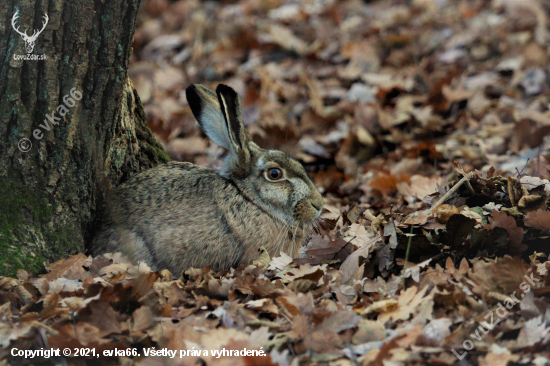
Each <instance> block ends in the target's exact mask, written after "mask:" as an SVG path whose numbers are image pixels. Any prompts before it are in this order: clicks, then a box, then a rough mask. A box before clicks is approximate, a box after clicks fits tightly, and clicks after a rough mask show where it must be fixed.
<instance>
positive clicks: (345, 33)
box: [0, 0, 550, 366]
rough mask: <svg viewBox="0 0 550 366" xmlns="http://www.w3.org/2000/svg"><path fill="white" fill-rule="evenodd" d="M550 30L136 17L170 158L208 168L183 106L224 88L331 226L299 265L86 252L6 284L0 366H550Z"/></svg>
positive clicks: (155, 0)
mask: <svg viewBox="0 0 550 366" xmlns="http://www.w3.org/2000/svg"><path fill="white" fill-rule="evenodd" d="M549 14H550V5H549V3H548V2H546V1H538V0H530V1H522V0H493V1H482V0H478V1H475V0H472V1H465V0H464V1H451V0H413V1H398V0H390V1H358V0H340V1H336V0H334V1H330V0H325V1H323V0H309V1H300V2H291V1H289V2H285V1H283V0H240V1H232V2H227V3H226V2H199V1H196V0H195V1H191V0H190V1H178V2H169V1H166V0H149V1H146V2H144V4H143V9H142V12H141V14H140V17H139V19H138V25H137V30H136V35H135V39H134V55H133V56H132V59H131V64H130V71H129V72H130V77H131V79H132V81H133V84H134V86H135V88H136V89H137V91H138V94H139V96H140V98H141V101H142V103H143V105H144V107H145V110H146V112H147V115H148V124H149V126H150V128H151V129H152V130H153V132H154V133H155V136H156V137H157V139H158V140H159V141H160V142H161V143H162V144H163V145H164V146H165V148H166V150H167V152H168V154H169V155H170V156H171V158H172V159H174V160H181V161H191V162H194V163H197V164H201V165H207V166H211V167H216V166H218V165H219V164H220V161H221V157H222V156H223V154H224V151H223V149H222V148H220V147H218V146H216V145H215V144H213V143H211V142H210V141H209V140H208V139H207V138H206V136H205V135H204V134H203V133H202V131H201V130H200V128H199V126H198V124H197V123H196V122H195V119H194V118H193V115H192V113H191V111H190V108H189V106H188V104H187V101H186V99H185V88H186V87H187V85H189V84H190V83H201V84H205V85H207V86H209V87H212V88H215V86H216V85H217V84H218V83H224V84H227V85H230V86H232V87H233V88H234V89H235V90H236V91H237V92H238V93H239V94H240V95H241V100H242V106H243V116H244V120H245V124H246V125H247V126H248V129H249V131H250V134H251V137H252V139H253V140H254V141H255V142H257V143H258V144H259V145H260V146H261V147H263V148H276V149H280V150H283V151H285V152H287V153H289V154H291V155H293V156H294V157H296V158H297V159H299V160H300V161H301V162H302V163H303V164H304V166H305V167H306V170H307V171H308V172H309V174H310V176H311V177H312V179H313V180H314V182H315V184H316V185H317V187H318V188H319V190H320V191H321V193H322V194H323V197H324V198H325V210H324V211H323V214H322V218H323V222H322V224H321V225H320V227H319V229H318V230H317V231H316V232H315V233H314V234H313V235H312V236H311V237H309V238H308V240H307V241H306V243H304V248H303V250H302V251H301V254H300V258H296V259H292V258H290V257H288V255H286V254H284V253H282V254H281V256H279V257H276V258H269V257H266V256H265V254H261V255H260V257H259V261H258V262H256V263H255V264H252V265H249V266H242V267H240V268H236V269H232V270H230V271H223V272H219V273H214V272H212V271H210V270H209V269H207V268H206V269H191V270H188V271H186V272H185V273H184V274H183V275H182V276H181V277H180V274H179V273H178V274H172V273H170V272H168V271H167V270H164V271H161V272H154V271H151V269H150V268H149V267H147V265H144V264H140V265H139V266H136V265H133V264H132V263H129V262H128V261H127V260H125V258H123V257H121V256H120V255H118V254H115V255H109V254H108V255H103V256H99V257H95V258H92V257H90V256H87V255H85V254H78V255H75V256H72V257H70V258H68V259H65V260H62V261H59V262H56V263H52V264H49V265H48V267H47V269H48V271H49V272H48V273H47V274H45V275H40V276H35V275H33V274H29V273H27V272H25V271H24V270H20V271H19V272H18V279H10V278H0V303H3V304H4V305H2V306H0V344H1V346H2V347H3V349H2V350H0V359H3V361H1V362H0V365H7V364H13V363H14V362H16V361H17V362H23V361H22V358H21V357H11V356H10V355H9V353H10V349H13V348H14V347H16V348H18V349H20V350H24V349H35V348H40V347H51V348H66V347H68V348H70V349H72V350H74V349H77V348H78V349H80V348H86V347H87V348H95V352H96V354H98V355H99V354H101V358H100V359H101V360H102V362H104V363H106V364H117V363H118V364H125V365H130V364H132V363H135V364H138V365H277V364H278V365H281V366H286V365H334V366H337V365H338V366H345V365H373V366H382V365H384V366H390V365H391V366H394V365H438V366H443V365H487V366H489V365H494V366H500V365H502V366H504V365H536V366H542V365H549V364H550V275H549V271H550V258H549V254H550V211H549V208H548V201H549V199H550V181H549V180H548V179H549V178H550V110H549V108H550V76H549V71H550V69H549V67H548V65H549V62H548V59H549V57H550V32H549V31H548V25H549V20H548V15H549ZM443 196H445V197H443ZM442 198H443V200H442ZM441 201H443V202H441ZM174 278H176V279H174ZM153 347H155V350H157V351H158V350H161V349H165V348H166V349H167V350H178V352H177V355H176V356H175V357H174V358H167V357H152V356H149V357H145V354H146V353H148V352H150V351H151V350H152V349H153ZM115 349H117V350H118V351H119V353H118V354H117V353H115V354H112V353H111V355H112V356H111V357H104V352H107V353H106V355H107V354H109V352H113V350H115ZM126 349H129V350H130V352H129V354H127V353H125V352H126ZM224 349H225V350H226V352H227V350H239V351H242V350H243V349H246V350H249V351H250V350H255V351H253V352H252V353H253V354H252V355H251V354H250V352H248V353H247V354H244V355H243V354H240V355H239V356H235V355H227V353H226V354H225V355H221V356H220V355H219V354H218V353H217V352H218V351H220V350H224ZM121 350H124V352H123V354H121V353H120V351H121ZM180 350H188V351H184V352H183V353H182V354H180ZM259 350H261V352H260V351H259ZM199 351H200V352H199ZM132 352H133V353H132ZM137 354H139V356H137ZM149 354H150V355H151V353H149ZM197 354H199V355H197ZM259 354H264V355H259ZM73 355H74V353H73ZM180 355H181V357H180ZM94 359H95V356H89V357H70V358H66V359H65V361H66V362H69V363H74V364H85V362H88V364H90V362H95V361H94Z"/></svg>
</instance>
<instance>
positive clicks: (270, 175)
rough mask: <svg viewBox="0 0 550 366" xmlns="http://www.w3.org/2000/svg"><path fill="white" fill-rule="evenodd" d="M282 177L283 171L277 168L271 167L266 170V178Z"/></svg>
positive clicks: (276, 178)
mask: <svg viewBox="0 0 550 366" xmlns="http://www.w3.org/2000/svg"><path fill="white" fill-rule="evenodd" d="M282 177H283V171H282V170H281V169H279V168H271V169H269V170H268V171H267V179H269V180H278V179H281V178H282Z"/></svg>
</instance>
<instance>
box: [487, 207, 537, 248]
mask: <svg viewBox="0 0 550 366" xmlns="http://www.w3.org/2000/svg"><path fill="white" fill-rule="evenodd" d="M495 227H501V228H503V229H505V230H506V231H507V232H508V239H510V244H511V245H510V248H511V249H512V252H513V253H521V252H523V251H524V250H525V249H527V245H522V244H521V241H522V240H523V229H522V228H521V227H518V226H517V224H516V220H515V219H514V218H513V217H512V216H508V215H507V214H506V213H505V212H499V211H493V212H492V213H491V217H490V218H489V224H487V225H485V229H489V230H492V229H494V228H495Z"/></svg>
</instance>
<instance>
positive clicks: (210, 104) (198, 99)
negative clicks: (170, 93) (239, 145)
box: [185, 84, 232, 151]
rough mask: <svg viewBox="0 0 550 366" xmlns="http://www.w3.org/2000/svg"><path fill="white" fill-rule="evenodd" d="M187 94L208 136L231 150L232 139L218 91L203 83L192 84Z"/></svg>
mask: <svg viewBox="0 0 550 366" xmlns="http://www.w3.org/2000/svg"><path fill="white" fill-rule="evenodd" d="M185 95H186V96H187V102H188V103H189V106H190V107H191V111H192V112H193V115H194V116H195V119H196V120H197V122H199V125H200V126H201V128H202V130H203V131H204V133H205V134H206V136H208V137H209V138H210V139H211V140H212V141H214V143H216V144H218V145H220V146H223V147H225V148H226V149H228V150H230V151H231V150H232V141H231V139H230V138H229V131H228V129H227V124H226V122H225V118H224V116H223V114H222V110H221V108H220V102H219V100H218V96H217V95H216V93H214V92H213V91H212V90H210V89H208V88H207V87H205V86H203V85H200V84H191V85H189V86H188V87H187V89H185Z"/></svg>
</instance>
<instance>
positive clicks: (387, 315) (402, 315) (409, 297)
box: [377, 286, 433, 324]
mask: <svg viewBox="0 0 550 366" xmlns="http://www.w3.org/2000/svg"><path fill="white" fill-rule="evenodd" d="M427 290H428V286H426V287H424V288H423V289H422V290H420V291H418V288H417V287H416V286H412V287H409V288H408V289H407V290H406V291H405V292H401V294H400V296H399V299H398V300H397V302H398V304H397V308H396V309H394V310H392V311H388V312H384V313H381V314H379V315H378V319H377V320H378V321H379V322H381V323H382V324H384V323H386V321H388V320H390V319H392V321H397V320H408V319H409V317H410V316H411V314H414V313H416V311H417V307H418V306H419V305H420V304H421V303H422V302H424V301H426V300H428V298H429V297H433V294H432V295H428V296H427V297H425V296H424V295H426V292H427Z"/></svg>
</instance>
